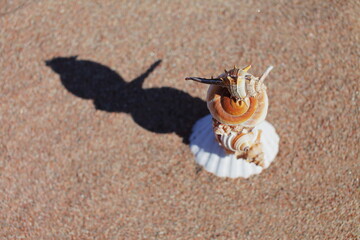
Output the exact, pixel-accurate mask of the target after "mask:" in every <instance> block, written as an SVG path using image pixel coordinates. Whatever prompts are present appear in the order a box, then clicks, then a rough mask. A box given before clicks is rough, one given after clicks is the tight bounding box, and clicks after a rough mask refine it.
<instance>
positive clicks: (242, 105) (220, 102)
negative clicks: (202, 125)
mask: <svg viewBox="0 0 360 240" xmlns="http://www.w3.org/2000/svg"><path fill="white" fill-rule="evenodd" d="M206 101H207V106H208V108H209V111H210V113H211V115H212V116H213V117H214V118H215V119H216V120H217V121H219V122H221V123H223V124H228V125H230V126H235V125H239V124H241V125H242V126H244V127H255V126H256V125H257V124H259V123H261V122H262V121H263V120H264V119H265V117H266V114H267V110H268V105H269V102H268V96H267V94H266V91H265V90H263V91H261V92H260V93H259V94H258V95H257V96H253V97H248V98H246V99H244V100H243V101H237V100H236V99H234V98H233V97H232V96H231V94H230V92H229V91H228V90H227V89H226V88H223V87H221V86H217V85H211V86H210V87H209V90H208V94H207V98H206Z"/></svg>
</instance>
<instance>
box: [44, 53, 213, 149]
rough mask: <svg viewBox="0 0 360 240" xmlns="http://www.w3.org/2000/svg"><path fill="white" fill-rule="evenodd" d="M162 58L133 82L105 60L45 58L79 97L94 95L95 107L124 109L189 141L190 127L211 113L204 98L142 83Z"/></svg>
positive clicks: (136, 118) (151, 127)
mask: <svg viewBox="0 0 360 240" xmlns="http://www.w3.org/2000/svg"><path fill="white" fill-rule="evenodd" d="M160 63H161V60H158V61H156V62H155V63H153V64H152V65H151V66H150V67H149V69H148V70H147V71H146V72H144V73H143V74H141V75H140V76H139V77H137V78H135V79H134V80H132V81H130V82H125V81H124V79H123V78H122V77H121V76H120V75H119V74H118V73H117V72H115V71H113V70H111V69H110V68H109V67H107V66H104V65H102V64H99V63H96V62H92V61H88V60H78V59H77V57H58V58H53V59H51V60H47V61H46V65H47V66H49V67H50V68H51V69H52V70H53V71H54V72H56V73H57V74H59V75H60V79H61V82H62V84H63V85H64V87H65V88H66V89H67V90H68V91H69V92H71V93H72V94H74V95H75V96H77V97H80V98H84V99H92V100H93V103H94V105H95V108H96V109H99V110H102V111H106V112H125V113H128V114H130V115H131V116H132V118H133V119H134V121H135V122H136V123H137V124H139V125H140V126H141V127H143V128H145V129H147V130H149V131H152V132H155V133H171V132H175V133H176V134H177V135H178V136H180V137H181V138H182V139H183V142H184V143H187V144H188V143H189V136H190V134H191V128H192V126H193V124H194V123H195V121H196V120H198V119H199V118H201V117H202V116H204V115H206V114H208V110H207V107H206V103H205V101H203V100H201V99H200V98H194V97H192V96H190V95H189V94H187V93H185V92H183V91H181V90H177V89H175V88H170V87H161V88H148V89H144V88H143V87H142V85H143V83H144V81H145V79H146V78H147V77H148V76H149V74H150V73H151V72H152V71H154V70H155V68H156V67H158V66H159V64H160Z"/></svg>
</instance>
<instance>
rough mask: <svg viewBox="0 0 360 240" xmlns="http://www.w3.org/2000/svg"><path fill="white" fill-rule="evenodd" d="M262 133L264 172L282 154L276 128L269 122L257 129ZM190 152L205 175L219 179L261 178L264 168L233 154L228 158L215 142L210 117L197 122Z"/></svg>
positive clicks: (261, 124) (191, 139)
mask: <svg viewBox="0 0 360 240" xmlns="http://www.w3.org/2000/svg"><path fill="white" fill-rule="evenodd" d="M255 129H257V130H262V134H261V139H260V141H261V143H262V145H263V151H264V168H267V167H269V165H270V164H271V162H272V161H274V159H275V157H276V154H277V153H278V150H279V140H280V138H279V136H278V135H277V133H276V131H275V128H274V127H273V126H272V125H271V124H270V123H269V122H267V121H263V122H262V123H260V124H259V125H257V126H256V127H255ZM190 149H191V151H192V152H193V153H194V154H195V161H196V162H197V163H198V164H200V165H201V166H203V167H204V168H205V169H206V171H208V172H211V173H213V174H215V175H216V176H219V177H229V178H238V177H243V178H248V177H250V176H251V175H254V174H259V173H260V172H261V171H262V170H263V168H262V167H260V166H258V165H256V164H255V163H249V162H247V161H245V160H244V159H237V158H236V157H235V155H234V154H226V153H225V151H224V149H223V148H222V147H221V146H219V143H218V142H217V141H216V139H215V135H214V132H213V128H212V116H211V115H210V114H209V115H207V116H205V117H203V118H201V119H200V120H198V121H197V122H196V124H195V125H194V127H193V132H192V134H191V136H190Z"/></svg>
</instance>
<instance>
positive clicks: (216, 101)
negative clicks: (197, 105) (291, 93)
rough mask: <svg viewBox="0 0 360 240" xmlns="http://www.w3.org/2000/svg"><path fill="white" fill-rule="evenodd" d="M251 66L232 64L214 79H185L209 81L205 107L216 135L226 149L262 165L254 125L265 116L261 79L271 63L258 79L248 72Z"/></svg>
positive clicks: (259, 135) (267, 104)
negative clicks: (230, 67)
mask: <svg viewBox="0 0 360 240" xmlns="http://www.w3.org/2000/svg"><path fill="white" fill-rule="evenodd" d="M250 67H251V66H250V65H249V66H247V67H245V68H242V69H240V68H237V67H236V66H234V68H233V69H231V70H229V71H227V70H225V71H224V73H222V74H220V75H219V76H218V77H217V78H211V79H206V78H198V77H189V78H186V80H193V81H197V82H201V83H206V84H210V87H209V89H208V93H207V97H206V101H207V106H208V109H209V111H210V113H211V115H212V122H213V131H214V133H215V138H216V140H217V141H218V143H219V144H220V145H221V146H222V147H223V148H224V150H225V152H226V153H228V154H234V155H235V156H236V158H238V159H244V160H245V161H247V162H249V163H254V164H255V165H257V166H261V167H264V166H265V162H264V160H265V158H264V150H263V149H264V146H263V144H262V141H261V137H262V130H261V129H259V128H256V126H258V125H259V124H261V123H262V122H263V121H264V120H265V117H266V115H267V111H268V106H269V102H268V96H267V93H266V86H265V84H264V80H265V78H266V77H267V76H268V74H269V72H270V71H271V69H272V66H270V67H269V68H268V69H267V70H266V71H265V72H264V74H263V75H262V76H261V77H260V78H258V77H255V76H253V75H252V74H250V73H249V72H248V70H249V69H250ZM275 155H276V154H275Z"/></svg>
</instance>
